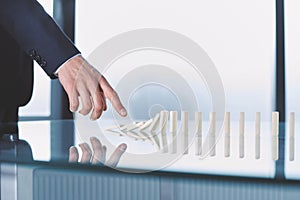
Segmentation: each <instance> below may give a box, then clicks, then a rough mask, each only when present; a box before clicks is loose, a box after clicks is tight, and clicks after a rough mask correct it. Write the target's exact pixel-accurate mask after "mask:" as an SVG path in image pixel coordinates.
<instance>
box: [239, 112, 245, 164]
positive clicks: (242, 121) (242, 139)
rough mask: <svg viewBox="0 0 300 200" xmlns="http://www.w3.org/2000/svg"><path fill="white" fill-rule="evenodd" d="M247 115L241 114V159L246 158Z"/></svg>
mask: <svg viewBox="0 0 300 200" xmlns="http://www.w3.org/2000/svg"><path fill="white" fill-rule="evenodd" d="M244 135H245V113H244V112H240V137H239V141H240V142H239V155H240V158H244V156H245V140H244Z"/></svg>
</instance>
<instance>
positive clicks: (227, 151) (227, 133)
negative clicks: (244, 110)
mask: <svg viewBox="0 0 300 200" xmlns="http://www.w3.org/2000/svg"><path fill="white" fill-rule="evenodd" d="M224 121H225V122H224V123H225V124H224V126H225V146H224V148H225V151H224V156H225V157H229V156H230V112H226V113H225V120H224Z"/></svg>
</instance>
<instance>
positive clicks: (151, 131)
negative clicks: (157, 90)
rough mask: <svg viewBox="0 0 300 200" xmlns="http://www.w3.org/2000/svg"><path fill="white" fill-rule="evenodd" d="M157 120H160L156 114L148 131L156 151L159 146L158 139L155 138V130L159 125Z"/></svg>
mask: <svg viewBox="0 0 300 200" xmlns="http://www.w3.org/2000/svg"><path fill="white" fill-rule="evenodd" d="M159 118H160V114H159V113H157V114H156V115H155V117H154V119H153V121H152V124H151V125H150V127H149V129H150V134H151V135H150V139H151V140H152V142H153V143H154V144H155V145H156V147H157V148H158V149H160V144H159V138H158V137H157V133H156V129H157V127H158V125H159V123H158V122H159Z"/></svg>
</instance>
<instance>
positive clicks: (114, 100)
mask: <svg viewBox="0 0 300 200" xmlns="http://www.w3.org/2000/svg"><path fill="white" fill-rule="evenodd" d="M99 84H100V86H101V88H102V90H103V93H104V95H105V97H106V98H108V100H109V101H110V102H111V104H112V106H113V107H114V109H115V110H116V111H117V112H118V113H119V115H121V116H123V117H125V116H126V115H127V111H126V109H125V107H124V106H123V105H122V103H121V101H120V98H119V96H118V94H117V92H116V91H115V90H114V89H113V88H112V87H111V86H110V84H109V83H108V82H107V80H106V79H105V77H104V76H101V78H100V80H99Z"/></svg>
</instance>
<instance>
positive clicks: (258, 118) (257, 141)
mask: <svg viewBox="0 0 300 200" xmlns="http://www.w3.org/2000/svg"><path fill="white" fill-rule="evenodd" d="M260 122H261V116H260V112H256V113H255V159H260V127H261V123H260Z"/></svg>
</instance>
